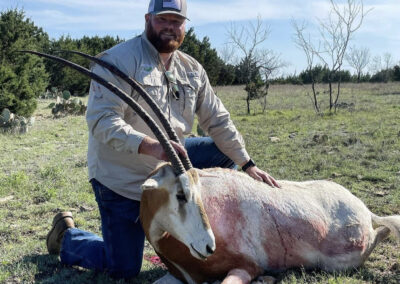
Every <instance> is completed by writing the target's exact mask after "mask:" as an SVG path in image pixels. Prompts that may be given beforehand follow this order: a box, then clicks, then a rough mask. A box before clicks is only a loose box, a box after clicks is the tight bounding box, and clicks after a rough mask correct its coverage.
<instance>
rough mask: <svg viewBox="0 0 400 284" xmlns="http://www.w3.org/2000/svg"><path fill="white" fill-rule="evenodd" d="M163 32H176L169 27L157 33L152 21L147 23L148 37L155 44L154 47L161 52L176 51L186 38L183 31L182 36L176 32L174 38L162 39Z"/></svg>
mask: <svg viewBox="0 0 400 284" xmlns="http://www.w3.org/2000/svg"><path fill="white" fill-rule="evenodd" d="M163 32H168V33H174V32H171V31H169V30H167V29H164V30H162V31H160V33H159V34H157V33H156V31H155V30H154V29H153V26H152V25H151V23H150V22H149V23H147V27H146V35H147V39H148V40H149V41H150V42H151V43H152V44H153V45H154V47H155V48H156V49H157V50H158V52H159V53H171V52H174V51H175V50H177V49H178V48H179V47H180V46H181V44H182V42H183V40H184V39H185V33H182V34H181V35H180V36H179V35H177V34H175V33H174V34H175V37H174V39H166V40H163V39H161V34H162V33H163Z"/></svg>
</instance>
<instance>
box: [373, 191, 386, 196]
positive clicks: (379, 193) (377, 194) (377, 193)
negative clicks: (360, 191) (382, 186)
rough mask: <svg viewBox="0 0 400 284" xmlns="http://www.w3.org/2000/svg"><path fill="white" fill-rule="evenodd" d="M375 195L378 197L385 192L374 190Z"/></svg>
mask: <svg viewBox="0 0 400 284" xmlns="http://www.w3.org/2000/svg"><path fill="white" fill-rule="evenodd" d="M375 195H376V196H378V197H384V196H386V195H387V193H385V192H383V191H377V192H375Z"/></svg>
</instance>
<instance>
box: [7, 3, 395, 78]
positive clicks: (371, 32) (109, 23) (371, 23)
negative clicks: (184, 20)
mask: <svg viewBox="0 0 400 284" xmlns="http://www.w3.org/2000/svg"><path fill="white" fill-rule="evenodd" d="M148 3H149V0H116V1H111V0H0V9H1V10H2V11H4V10H6V9H11V8H20V9H23V10H24V11H25V13H26V16H27V17H29V18H31V19H32V20H33V21H34V22H35V24H36V25H37V26H40V27H42V28H43V29H44V30H45V31H46V32H47V33H48V34H49V36H50V37H51V38H55V39H57V38H59V37H60V36H61V35H70V36H71V37H73V38H80V37H82V36H84V35H88V36H94V35H99V36H104V35H112V36H119V37H120V38H123V39H128V38H131V37H133V36H135V35H136V34H140V33H141V32H142V30H143V28H144V14H145V13H146V12H147V8H148ZM364 5H365V9H366V10H367V9H370V8H372V10H371V12H370V13H369V14H368V15H367V16H366V19H365V22H364V23H363V25H362V27H361V29H360V30H358V31H357V32H356V34H355V37H354V39H353V41H352V43H351V45H352V46H353V45H355V46H357V47H366V48H369V49H370V50H371V54H372V55H373V56H376V55H381V56H382V55H383V54H384V53H390V54H392V56H393V61H394V62H396V63H398V62H399V60H400V28H399V27H400V16H399V15H400V1H399V0H364ZM328 10H329V1H328V0H302V1H298V0H285V1H281V0H188V17H189V18H190V22H188V25H187V26H188V27H194V29H195V33H196V34H197V35H198V37H199V38H203V37H204V36H208V37H209V38H210V41H211V44H212V46H213V47H214V48H216V49H217V50H221V49H222V47H223V45H224V44H225V43H226V42H227V41H228V39H227V35H226V30H227V28H228V27H229V24H230V23H231V22H232V21H238V22H239V23H240V24H242V23H246V22H248V21H251V20H254V19H256V18H257V16H258V15H260V16H261V17H262V19H263V20H264V21H265V22H266V23H267V24H268V25H269V26H270V29H271V32H270V35H269V38H268V40H267V41H266V42H265V47H266V48H269V49H272V50H274V51H275V52H277V53H280V54H281V58H282V59H283V60H284V61H286V62H288V63H290V65H289V67H288V68H286V70H285V72H286V73H293V72H295V71H297V72H299V71H301V70H303V69H304V68H305V65H306V62H305V57H304V55H303V54H302V52H301V51H300V50H298V49H297V48H296V46H295V45H294V43H293V40H292V39H293V34H294V30H293V27H292V25H291V21H292V19H294V20H296V21H299V22H301V21H307V22H309V23H310V26H311V27H312V25H313V23H314V24H315V23H316V22H317V19H318V18H320V19H323V18H324V17H325V16H326V15H327V12H328Z"/></svg>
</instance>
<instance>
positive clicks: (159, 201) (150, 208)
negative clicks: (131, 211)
mask: <svg viewBox="0 0 400 284" xmlns="http://www.w3.org/2000/svg"><path fill="white" fill-rule="evenodd" d="M168 202H169V193H168V190H166V189H165V188H157V189H147V190H144V191H143V194H142V200H141V202H140V221H141V222H142V227H143V230H144V232H145V234H146V237H147V238H148V239H150V236H149V230H150V225H151V222H152V220H153V219H154V216H155V215H156V213H157V212H158V210H159V209H160V208H161V207H163V206H165V205H166V204H167V203H168Z"/></svg>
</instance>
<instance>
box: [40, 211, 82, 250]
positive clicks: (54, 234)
mask: <svg viewBox="0 0 400 284" xmlns="http://www.w3.org/2000/svg"><path fill="white" fill-rule="evenodd" d="M69 228H75V223H74V219H73V218H72V213H71V212H60V213H58V214H56V216H54V218H53V223H52V227H51V230H50V232H49V233H48V234H47V240H46V244H47V250H48V251H49V254H60V250H61V242H62V239H63V237H64V234H65V231H66V230H67V229H69Z"/></svg>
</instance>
